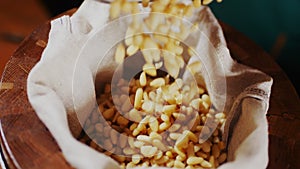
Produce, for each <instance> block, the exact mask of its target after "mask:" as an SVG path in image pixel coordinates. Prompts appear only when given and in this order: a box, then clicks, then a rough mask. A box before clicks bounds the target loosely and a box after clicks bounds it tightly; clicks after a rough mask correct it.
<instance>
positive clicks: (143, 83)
mask: <svg viewBox="0 0 300 169" xmlns="http://www.w3.org/2000/svg"><path fill="white" fill-rule="evenodd" d="M139 80H140V84H141V86H143V87H144V86H146V84H147V78H146V73H145V72H142V73H141V75H140V79H139Z"/></svg>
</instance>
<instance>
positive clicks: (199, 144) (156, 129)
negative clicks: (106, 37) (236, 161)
mask: <svg viewBox="0 0 300 169" xmlns="http://www.w3.org/2000/svg"><path fill="white" fill-rule="evenodd" d="M211 1H212V0H204V1H200V0H194V1H191V2H190V3H183V2H180V1H178V0H154V1H152V2H149V0H143V1H142V6H143V7H145V8H146V7H149V8H150V11H151V12H150V14H149V16H147V17H145V18H143V19H142V20H141V19H140V18H139V17H136V15H135V14H137V13H138V12H139V10H140V9H139V8H140V7H139V4H138V3H137V2H129V1H127V0H114V1H113V2H112V3H111V9H110V17H111V19H117V18H118V17H120V16H122V15H123V14H128V13H129V14H132V23H131V24H130V26H129V27H128V29H127V32H126V37H125V38H124V39H125V40H124V42H121V43H119V44H118V45H117V47H116V52H115V57H114V59H115V61H116V63H119V64H123V62H124V60H125V59H126V57H130V56H132V55H134V54H136V53H137V52H138V51H141V53H142V55H143V57H144V60H145V63H144V65H143V66H142V70H141V72H140V73H138V75H135V77H134V78H132V79H125V78H121V79H119V80H118V81H117V82H116V83H108V84H105V85H104V89H103V91H102V93H101V94H99V95H98V99H97V101H98V105H99V106H98V108H97V109H98V110H95V111H93V112H92V113H91V116H90V117H89V118H88V120H87V121H86V123H85V126H84V129H85V133H86V134H85V135H83V136H81V138H79V140H81V141H82V142H84V143H86V144H88V145H90V146H91V147H92V148H94V149H96V150H98V151H100V152H102V153H104V154H106V155H108V156H110V157H112V158H113V159H115V160H116V161H118V162H119V163H120V166H121V168H132V167H135V166H165V167H170V168H171V167H175V168H189V169H192V168H217V167H218V166H219V165H220V164H222V163H224V162H225V161H226V157H227V155H226V145H225V143H224V142H222V139H221V138H222V131H221V126H222V125H223V124H224V123H225V118H226V117H225V114H224V113H223V112H218V111H217V110H215V109H214V107H213V104H212V102H211V100H210V97H209V95H208V92H207V90H206V88H205V86H200V85H199V84H197V83H195V82H187V81H185V80H184V79H183V77H182V74H180V72H181V71H182V70H185V71H188V72H190V73H191V74H192V76H199V74H198V72H199V71H200V70H201V69H200V67H201V62H200V61H198V60H197V61H194V62H192V63H189V64H187V65H186V61H187V60H189V58H190V57H193V56H195V55H197V53H196V52H195V51H194V50H193V48H192V47H188V49H187V52H186V53H187V55H188V56H183V55H184V50H185V48H184V47H183V44H182V43H181V42H182V41H184V40H185V39H186V38H187V37H188V36H189V35H190V33H191V32H193V31H194V30H195V29H197V24H196V23H195V24H193V25H192V26H187V25H186V24H184V23H183V21H182V18H184V17H191V16H192V15H193V11H194V10H195V9H196V8H199V7H200V6H201V5H206V4H209V3H210V2H211ZM161 14H166V15H161ZM174 16H176V17H174ZM174 27H175V28H177V31H176V30H175V28H174ZM144 30H148V31H149V30H150V31H152V32H154V33H151V34H147V33H143V31H144ZM178 30H179V31H178ZM162 68H164V70H165V71H163V73H162V72H159V71H161V69H162Z"/></svg>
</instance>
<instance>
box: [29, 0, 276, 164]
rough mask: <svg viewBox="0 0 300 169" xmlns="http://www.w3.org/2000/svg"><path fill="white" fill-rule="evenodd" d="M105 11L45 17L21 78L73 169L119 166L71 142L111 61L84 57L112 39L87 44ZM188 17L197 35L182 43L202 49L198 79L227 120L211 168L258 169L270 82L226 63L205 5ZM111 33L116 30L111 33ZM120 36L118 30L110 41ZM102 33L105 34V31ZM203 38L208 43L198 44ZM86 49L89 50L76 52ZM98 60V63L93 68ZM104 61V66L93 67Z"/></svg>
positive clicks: (88, 5)
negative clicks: (219, 155)
mask: <svg viewBox="0 0 300 169" xmlns="http://www.w3.org/2000/svg"><path fill="white" fill-rule="evenodd" d="M109 7H110V6H109V4H107V3H102V2H100V1H95V0H85V1H84V2H83V4H82V5H81V6H80V8H79V9H78V10H77V12H76V13H75V14H74V15H73V16H72V17H69V16H62V17H60V18H58V19H55V20H53V21H52V22H51V30H50V33H49V40H48V44H47V47H46V48H45V50H44V52H43V54H42V57H41V60H40V61H39V62H38V63H37V64H36V65H35V67H34V68H33V69H32V70H31V72H30V74H29V76H28V83H27V89H28V90H27V91H28V98H29V101H30V103H31V105H32V106H33V108H34V110H35V111H36V113H37V115H38V117H39V118H40V119H41V121H42V122H43V123H44V124H45V125H46V127H47V128H48V129H49V131H50V132H51V134H52V135H53V137H54V139H55V140H56V141H57V143H58V145H59V147H60V148H61V150H62V153H63V155H64V157H65V158H66V160H67V161H68V162H69V163H70V164H71V165H72V166H73V167H75V168H79V169H94V168H95V169H96V168H103V169H106V168H107V169H108V168H109V169H111V168H119V166H118V164H117V163H116V162H115V161H114V160H113V159H111V158H110V157H107V156H106V155H104V154H101V153H99V152H97V151H95V150H93V149H92V148H90V147H88V146H86V145H84V144H82V143H80V142H79V141H77V140H76V139H75V138H76V137H77V136H78V135H79V133H80V131H81V129H82V128H81V126H83V124H84V122H85V120H86V118H87V117H88V116H89V114H90V113H91V112H92V110H93V108H94V106H95V104H96V95H95V85H96V84H95V78H96V77H95V76H96V75H97V76H99V75H100V76H101V75H103V77H105V74H104V73H99V72H101V71H102V72H105V71H104V70H103V69H105V68H108V69H111V68H109V66H110V64H108V63H111V62H112V61H113V57H112V54H111V53H108V54H107V53H106V55H110V56H111V57H109V58H103V57H104V56H105V54H104V53H101V52H100V53H101V54H100V56H99V55H97V57H93V56H90V55H88V54H89V53H91V52H93V51H94V52H97V48H98V49H99V48H101V47H103V46H109V45H108V43H112V42H113V40H114V37H110V38H107V39H106V40H104V41H103V42H100V44H101V43H102V44H103V46H101V47H95V46H94V47H89V46H88V45H89V44H91V43H92V42H93V40H97V39H96V38H95V35H98V36H99V34H97V32H98V31H99V30H101V29H103V30H105V26H107V24H108V23H109V22H110V21H109V16H108V14H109ZM195 16H196V17H195V20H197V21H198V22H199V29H200V31H201V32H202V34H201V35H198V36H193V37H191V38H192V39H191V41H190V42H191V43H192V42H193V43H194V42H196V43H194V44H195V46H196V48H197V49H198V50H199V51H201V52H203V57H202V58H201V60H205V63H206V64H205V69H204V70H203V73H202V74H201V76H203V77H204V82H205V84H206V87H207V90H208V92H209V94H210V96H211V97H212V101H213V103H214V104H216V106H217V108H218V109H220V110H222V109H223V110H224V112H225V113H226V115H227V120H226V123H225V126H224V135H223V139H224V140H225V141H226V143H227V148H228V162H227V163H225V164H224V165H222V166H220V167H219V168H221V169H234V168H249V169H250V168H266V166H267V163H268V127H267V126H268V125H267V120H266V117H265V114H266V112H267V110H268V105H269V96H270V92H271V85H272V78H270V77H269V76H267V75H265V74H264V73H262V72H260V71H258V70H255V69H252V68H249V67H247V66H244V65H241V64H238V63H237V62H235V61H234V60H233V59H232V58H231V56H230V53H229V50H228V48H227V47H226V41H225V38H224V35H223V32H222V28H221V27H220V25H219V24H218V21H217V19H216V18H215V17H214V15H213V14H212V12H211V11H210V9H209V8H208V7H203V8H202V9H201V10H200V11H198V13H197V14H196V15H195ZM116 24H121V25H122V24H123V23H116ZM125 25H126V24H125ZM106 29H107V28H106ZM115 30H118V27H117V28H114V29H112V30H111V31H115ZM120 30H125V28H123V29H121V28H120ZM124 33H125V31H123V32H122V31H120V32H118V33H117V35H114V36H120V35H121V34H124ZM102 35H103V36H105V32H104V33H103V32H102ZM109 35H111V34H109ZM102 38H103V37H102ZM205 38H206V39H208V40H209V41H205V40H203V39H205ZM187 41H189V40H187ZM87 50H88V51H91V52H84V51H87ZM112 51H113V50H112ZM208 56H213V57H208ZM99 59H103V61H102V62H103V64H100V67H99V64H98V63H99ZM105 64H107V65H106V67H105V66H104V67H105V68H103V67H101V65H102V66H103V65H105ZM74 79H75V80H74Z"/></svg>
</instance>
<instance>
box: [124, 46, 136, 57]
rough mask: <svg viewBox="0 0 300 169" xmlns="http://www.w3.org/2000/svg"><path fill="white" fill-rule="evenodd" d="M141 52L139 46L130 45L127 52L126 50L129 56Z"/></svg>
mask: <svg viewBox="0 0 300 169" xmlns="http://www.w3.org/2000/svg"><path fill="white" fill-rule="evenodd" d="M138 50H139V47H138V46H135V45H130V46H129V47H128V48H127V50H126V53H127V55H128V56H132V55H134V54H135V53H136V52H137V51H138Z"/></svg>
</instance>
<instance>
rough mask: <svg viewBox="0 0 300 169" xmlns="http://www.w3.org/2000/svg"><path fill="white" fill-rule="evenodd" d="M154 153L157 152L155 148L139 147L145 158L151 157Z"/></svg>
mask: <svg viewBox="0 0 300 169" xmlns="http://www.w3.org/2000/svg"><path fill="white" fill-rule="evenodd" d="M156 152H157V148H156V147H152V146H142V147H141V153H142V154H143V155H144V156H145V157H149V158H150V157H153V156H154V155H155V153H156Z"/></svg>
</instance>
